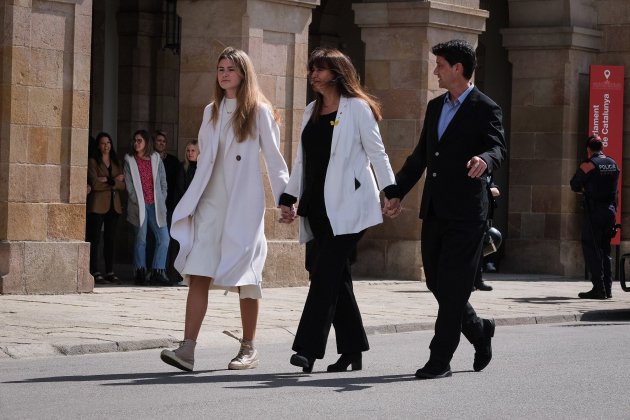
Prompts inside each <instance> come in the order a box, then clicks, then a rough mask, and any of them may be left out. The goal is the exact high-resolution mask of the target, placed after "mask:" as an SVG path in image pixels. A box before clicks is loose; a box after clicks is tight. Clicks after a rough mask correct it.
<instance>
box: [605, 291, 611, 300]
mask: <svg viewBox="0 0 630 420" xmlns="http://www.w3.org/2000/svg"><path fill="white" fill-rule="evenodd" d="M606 299H612V291H611V290H606Z"/></svg>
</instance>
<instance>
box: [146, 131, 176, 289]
mask: <svg viewBox="0 0 630 420" xmlns="http://www.w3.org/2000/svg"><path fill="white" fill-rule="evenodd" d="M153 147H154V148H155V151H156V152H157V153H158V154H159V155H160V158H162V163H163V164H164V170H165V171H166V185H167V193H166V226H167V228H168V231H169V235H170V231H171V220H172V218H173V210H175V206H176V205H177V203H178V202H179V199H180V197H181V195H182V194H183V192H184V191H183V189H184V186H183V184H182V182H181V181H182V176H181V173H182V171H183V168H182V164H181V163H180V161H179V159H177V157H176V156H174V155H172V154H170V153H168V152H167V147H168V137H167V135H166V132H165V131H163V130H157V131H156V132H155V133H154V134H153ZM178 250H179V245H178V243H177V242H176V241H174V240H173V239H172V237H171V240H170V241H169V246H168V254H167V257H166V273H167V275H168V276H174V275H175V274H176V273H175V269H174V268H173V261H174V260H175V256H176V255H177V251H178ZM178 281H179V279H178ZM175 283H176V282H175Z"/></svg>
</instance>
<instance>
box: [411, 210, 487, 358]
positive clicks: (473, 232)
mask: <svg viewBox="0 0 630 420" xmlns="http://www.w3.org/2000/svg"><path fill="white" fill-rule="evenodd" d="M485 230H486V222H485V221H457V220H445V219H440V218H439V217H437V216H436V215H435V214H431V215H429V217H428V218H426V219H425V220H423V222H422V234H421V240H422V261H423V264H424V272H425V276H426V279H427V287H428V288H429V290H430V291H431V292H432V293H433V295H434V296H435V298H436V300H437V302H438V314H437V319H436V321H435V334H434V336H433V339H432V340H431V345H430V346H429V348H430V349H431V356H430V358H431V359H432V360H435V361H438V362H441V363H444V364H448V363H450V361H451V359H452V358H453V354H454V353H455V350H456V349H457V346H458V345H459V339H460V334H462V333H463V334H464V336H465V337H466V338H467V339H468V341H470V342H471V343H472V344H473V345H474V344H475V343H476V342H478V341H479V340H480V339H481V338H482V337H483V334H484V332H483V322H482V319H481V318H479V317H478V316H477V314H476V313H475V310H474V309H473V307H472V305H471V304H470V303H469V302H468V299H469V298H470V294H471V291H472V286H473V283H474V280H475V276H476V274H477V270H478V269H479V260H480V258H481V251H482V248H483V237H484V233H485Z"/></svg>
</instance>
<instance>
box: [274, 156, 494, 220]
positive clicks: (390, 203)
mask: <svg viewBox="0 0 630 420" xmlns="http://www.w3.org/2000/svg"><path fill="white" fill-rule="evenodd" d="M466 168H468V176H469V177H471V178H479V177H480V176H481V175H483V174H484V172H486V169H487V168H488V165H487V164H486V162H485V161H484V160H483V159H481V158H480V157H479V156H473V157H472V159H470V160H469V161H468V162H467V163H466ZM382 211H383V214H384V215H385V216H387V217H389V218H391V219H395V218H396V217H398V216H400V213H401V212H402V206H401V205H400V198H392V199H388V198H385V199H384V201H383V209H382ZM296 217H297V214H296V212H295V206H293V205H292V206H291V207H289V206H283V205H280V219H278V222H280V223H293V221H294V220H295V219H296Z"/></svg>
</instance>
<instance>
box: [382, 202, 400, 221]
mask: <svg viewBox="0 0 630 420" xmlns="http://www.w3.org/2000/svg"><path fill="white" fill-rule="evenodd" d="M401 211H402V206H401V205H400V198H392V199H391V200H388V199H387V197H385V200H384V201H383V214H384V215H385V216H387V217H389V218H391V219H395V218H396V217H398V216H400V212H401Z"/></svg>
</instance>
